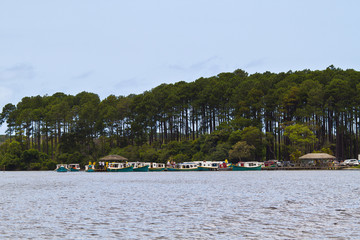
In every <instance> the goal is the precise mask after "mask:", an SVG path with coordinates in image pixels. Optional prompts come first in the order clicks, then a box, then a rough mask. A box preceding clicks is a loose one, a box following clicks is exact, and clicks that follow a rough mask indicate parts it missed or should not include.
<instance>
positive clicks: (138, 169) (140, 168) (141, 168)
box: [133, 166, 149, 172]
mask: <svg viewBox="0 0 360 240" xmlns="http://www.w3.org/2000/svg"><path fill="white" fill-rule="evenodd" d="M133 171H134V172H148V171H149V166H143V167H137V168H134V169H133Z"/></svg>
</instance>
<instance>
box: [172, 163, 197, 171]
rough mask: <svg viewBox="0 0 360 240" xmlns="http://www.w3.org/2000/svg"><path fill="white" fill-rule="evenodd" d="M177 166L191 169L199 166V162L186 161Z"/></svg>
mask: <svg viewBox="0 0 360 240" xmlns="http://www.w3.org/2000/svg"><path fill="white" fill-rule="evenodd" d="M176 167H177V168H180V169H191V168H197V167H198V164H197V163H194V162H185V163H179V164H177V166H176Z"/></svg>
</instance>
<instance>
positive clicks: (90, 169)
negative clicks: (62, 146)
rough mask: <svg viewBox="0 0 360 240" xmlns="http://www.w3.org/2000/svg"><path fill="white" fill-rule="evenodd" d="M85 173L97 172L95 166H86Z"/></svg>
mask: <svg viewBox="0 0 360 240" xmlns="http://www.w3.org/2000/svg"><path fill="white" fill-rule="evenodd" d="M85 172H95V165H93V164H89V165H85Z"/></svg>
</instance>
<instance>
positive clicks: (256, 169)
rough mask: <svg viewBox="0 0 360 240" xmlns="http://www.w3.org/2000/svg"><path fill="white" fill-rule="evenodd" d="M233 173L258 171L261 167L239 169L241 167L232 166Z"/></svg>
mask: <svg viewBox="0 0 360 240" xmlns="http://www.w3.org/2000/svg"><path fill="white" fill-rule="evenodd" d="M232 170H233V171H259V170H261V165H259V166H256V167H241V166H232Z"/></svg>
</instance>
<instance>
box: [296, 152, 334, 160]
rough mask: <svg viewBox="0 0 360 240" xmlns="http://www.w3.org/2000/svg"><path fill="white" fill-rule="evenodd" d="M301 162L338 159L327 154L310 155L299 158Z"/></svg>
mask: <svg viewBox="0 0 360 240" xmlns="http://www.w3.org/2000/svg"><path fill="white" fill-rule="evenodd" d="M299 159H300V160H335V159H336V157H334V156H332V155H330V154H327V153H308V154H305V155H304V156H301V157H300V158H299Z"/></svg>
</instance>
